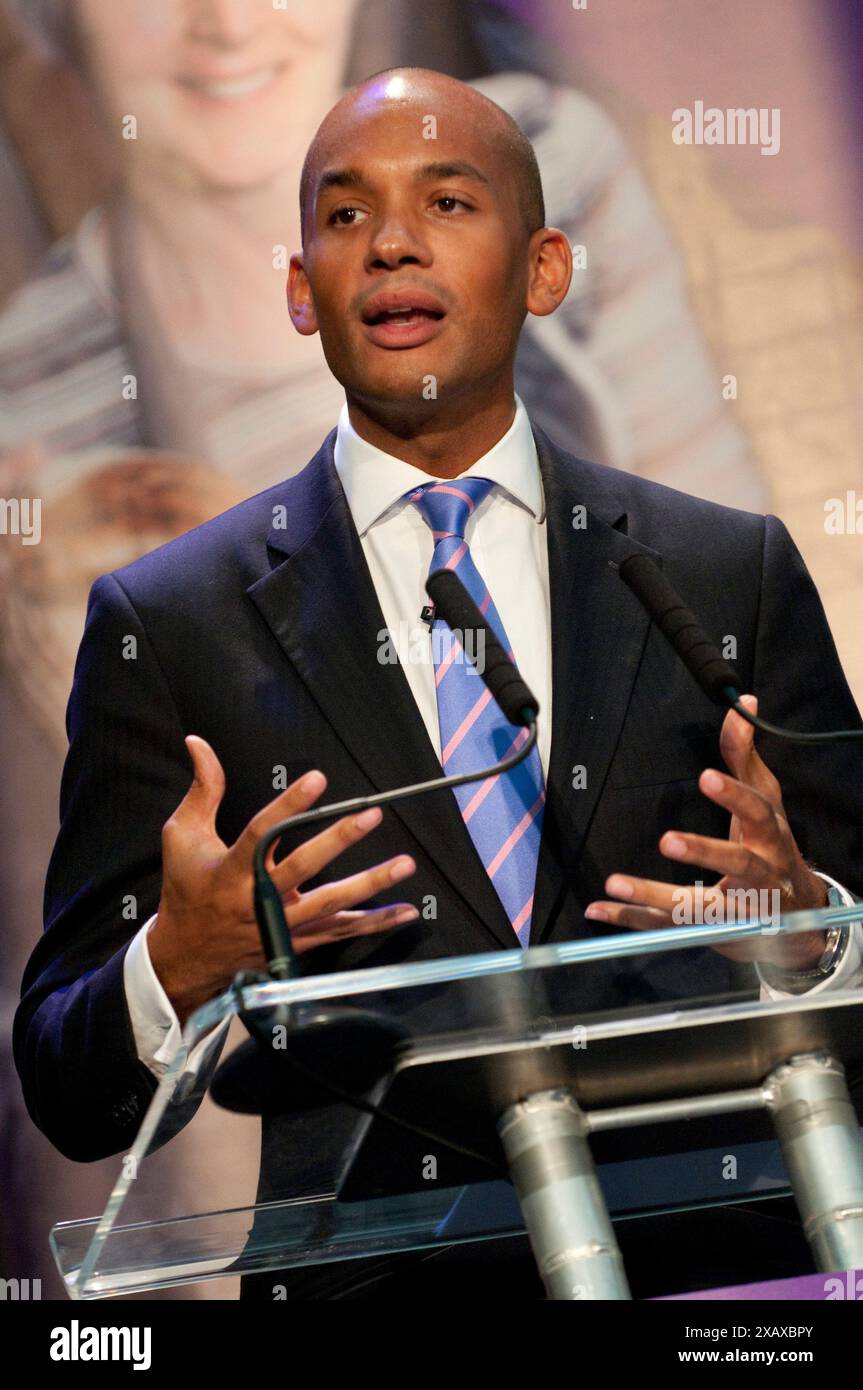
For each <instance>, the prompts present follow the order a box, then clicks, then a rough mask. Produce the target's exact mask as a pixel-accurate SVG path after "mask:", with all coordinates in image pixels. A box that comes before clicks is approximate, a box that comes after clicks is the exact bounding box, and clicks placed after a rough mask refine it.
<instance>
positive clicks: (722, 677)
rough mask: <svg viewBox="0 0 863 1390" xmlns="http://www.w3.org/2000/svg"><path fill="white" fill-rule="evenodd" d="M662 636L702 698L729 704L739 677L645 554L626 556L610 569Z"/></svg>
mask: <svg viewBox="0 0 863 1390" xmlns="http://www.w3.org/2000/svg"><path fill="white" fill-rule="evenodd" d="M614 568H616V569H617V570H618V573H619V574H620V577H621V579H622V580H623V582H624V584H626V585H627V587H628V588H629V589H631V590H632V592H633V594H634V595H635V597H636V598H637V599H638V601H639V603H640V604H641V605H642V607H643V608H644V609H645V610H646V611H647V613H648V614H649V615H650V617H651V618H652V619H653V621H654V622H655V623H656V626H657V627H658V628H659V630H660V632H661V633H662V634H663V636H664V637H665V638H666V639H667V640H668V641H669V642H670V643H671V645H672V647H673V648H674V650H675V651H676V652H677V655H678V656H679V657H680V659H681V661H682V662H683V663H684V665H685V666H686V668H687V670H688V671H689V672H690V674H691V675H692V676H693V678H694V679H695V680H696V681H697V682H698V684H699V685H700V687H701V689H702V690H703V691H704V693H705V695H708V696H709V697H710V699H711V700H715V701H716V703H717V704H720V705H726V706H727V705H728V704H730V703H731V701H730V699H729V695H728V693H727V692H728V690H729V688H730V689H732V690H733V691H735V692H737V691H739V690H740V689H741V685H740V677H739V676H738V674H737V672H736V671H735V669H734V667H733V666H732V665H731V664H730V663H729V662H728V661H726V659H725V657H724V656H723V655H722V653H721V652H720V651H719V648H718V647H717V646H716V644H715V643H714V642H713V641H711V639H710V638H709V637H708V636H707V633H706V632H705V631H704V629H703V628H702V627H701V624H700V623H699V622H698V620H697V618H696V617H695V616H694V614H692V613H691V612H690V611H689V609H688V608H687V607H686V606H685V604H684V602H683V600H682V599H681V597H680V595H679V594H678V593H677V591H676V589H675V588H674V587H673V586H672V585H671V584H670V583H669V581H668V579H667V578H666V576H665V575H664V574H663V572H662V570H661V569H660V568H659V566H658V565H657V564H656V562H655V561H654V560H652V559H651V558H650V556H649V555H642V554H637V555H627V557H626V559H625V560H622V561H621V563H620V565H617V566H614Z"/></svg>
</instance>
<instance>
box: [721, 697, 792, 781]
mask: <svg viewBox="0 0 863 1390" xmlns="http://www.w3.org/2000/svg"><path fill="white" fill-rule="evenodd" d="M740 703H741V704H743V705H745V706H746V708H747V709H748V710H750V711H751V713H752V714H757V713H758V699H757V697H756V696H755V695H741V697H740ZM719 751H720V753H721V754H722V761H723V762H724V763H725V765H726V767H727V768H728V770H729V772H730V773H731V774H732V776H733V777H736V778H737V779H738V780H739V781H741V782H745V783H746V785H747V786H750V787H753V788H754V789H755V790H756V791H759V792H761V794H762V796H764V797H766V798H767V800H768V801H770V802H771V803H772V804H773V805H774V806H776V807H777V808H778V807H779V806H781V804H782V792H781V790H780V787H779V783H778V782H777V780H776V778H775V777H774V775H773V773H772V772H771V771H770V768H769V767H768V766H767V764H766V763H765V762H764V760H763V758H762V757H761V755H760V753H759V752H758V750H757V748H756V747H755V729H754V728H753V726H752V725H751V724H750V723H749V722H748V720H746V719H744V718H742V716H741V715H739V714H738V713H737V711H736V710H733V709H730V710H729V711H728V713H727V714H726V716H725V718H724V720H723V721H722V729H721V731H720V734H719Z"/></svg>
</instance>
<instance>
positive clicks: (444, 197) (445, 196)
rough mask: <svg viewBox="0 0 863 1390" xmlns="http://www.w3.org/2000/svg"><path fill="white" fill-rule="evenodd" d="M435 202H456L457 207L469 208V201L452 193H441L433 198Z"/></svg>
mask: <svg viewBox="0 0 863 1390" xmlns="http://www.w3.org/2000/svg"><path fill="white" fill-rule="evenodd" d="M435 202H436V203H458V205H459V207H462V208H467V209H468V210H470V203H466V202H465V201H464V199H463V198H457V197H456V196H455V194H454V193H441V195H440V197H439V198H435Z"/></svg>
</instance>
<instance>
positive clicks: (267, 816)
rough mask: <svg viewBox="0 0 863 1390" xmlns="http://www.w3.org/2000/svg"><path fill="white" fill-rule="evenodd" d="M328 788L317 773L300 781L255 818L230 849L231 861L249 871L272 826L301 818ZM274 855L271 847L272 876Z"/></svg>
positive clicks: (293, 784) (301, 778) (300, 778)
mask: <svg viewBox="0 0 863 1390" xmlns="http://www.w3.org/2000/svg"><path fill="white" fill-rule="evenodd" d="M326 785H327V779H326V777H325V776H324V774H323V773H322V772H319V771H318V770H317V769H314V770H313V771H312V772H307V773H305V774H304V775H303V776H302V777H298V778H297V780H296V781H295V782H292V783H291V785H290V786H289V787H288V788H286V790H285V791H283V792H280V793H279V795H278V796H276V797H274V798H273V800H272V801H270V802H268V804H267V805H266V806H264V807H263V808H262V809H261V810H260V811H258V812H257V813H256V814H255V815H254V816H252V819H251V820H250V821H249V823H248V825H247V826H246V828H245V830H243V831H242V832H241V833H240V835H239V836H238V838H237V839H236V840H235V842H234V844H233V845H232V846H231V850H230V854H231V858H232V859H233V860H234V861H235V863H236V864H237V867H238V868H242V869H247V868H250V867H251V863H252V856H253V854H254V852H255V846H256V845H257V843H258V841H259V840H260V838H261V836H262V835H265V834H266V833H267V831H268V830H271V829H272V828H273V826H275V825H278V823H279V821H283V820H288V819H289V818H290V817H291V816H298V815H300V814H301V812H303V811H308V810H309V809H310V807H312V806H313V805H314V804H315V802H316V801H317V800H318V797H320V796H321V795H322V793H323V792H324V790H325V789H326ZM274 852H275V847H274V846H271V848H270V850H269V853H268V855H267V860H266V863H267V866H268V868H269V869H270V872H271V873H272V868H273V854H274Z"/></svg>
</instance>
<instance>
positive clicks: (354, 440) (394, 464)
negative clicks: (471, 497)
mask: <svg viewBox="0 0 863 1390" xmlns="http://www.w3.org/2000/svg"><path fill="white" fill-rule="evenodd" d="M334 462H335V466H336V472H337V473H338V475H339V479H340V481H341V484H342V487H343V488H344V491H345V496H346V497H347V500H348V506H349V507H350V509H351V515H352V516H353V519H354V525H355V526H356V528H357V531H358V532H359V534H360V535H361V536H362V535H364V534H365V532H366V531H368V529H369V527H370V526H372V525H373V524H374V522H376V521H377V520H379V518H380V517H381V516H383V514H384V513H385V512H387V511H389V509H390V508H391V507H392V506H393V505H394V503H396V502H398V501H399V499H400V498H402V497H404V494H405V493H406V492H409V491H410V489H411V488H414V487H418V486H420V484H422V483H439V482H440V481H441V480H440V478H433V477H431V475H430V474H427V473H423V472H421V471H420V470H419V469H417V468H414V467H413V465H412V464H410V463H405V462H404V460H403V459H398V458H395V457H394V456H393V455H392V454H385V453H384V451H383V450H382V449H378V448H377V447H376V446H375V445H374V444H369V443H368V441H367V440H365V439H362V438H361V437H360V435H358V434H357V432H356V430H355V429H354V427H353V425H352V424H351V421H350V417H349V415H348V406H347V402H345V404H344V405H343V406H342V410H341V414H340V415H339V424H338V430H337V433H336V442H335V450H334ZM459 476H460V477H462V478H471V477H480V478H491V479H492V480H493V481H494V482H495V483H497V484H499V485H500V486H501V487H502V488H504V489H505V490H506V492H508V493H509V495H510V497H511V498H513V499H514V500H515V501H516V502H520V503H521V504H522V506H524V507H526V508H527V509H528V511H529V512H531V513H532V514H533V516H534V517H535V518H536V520H537V521H542V520H543V517H544V515H545V503H544V499H543V490H542V477H541V474H540V470H539V459H538V458H537V452H536V443H535V441H534V437H533V430H532V429H531V427H530V420H529V419H528V414H527V411H526V410H525V408H524V403H523V402H522V400H521V398H520V397H519V396H518V395H516V396H515V418H514V419H513V422H512V424H511V425H510V427H509V429H508V430H507V432H506V434H505V435H503V436H502V437H501V438H500V439H499V440H498V441H497V443H496V444H495V445H494V446H493V447H492V448H491V449H489V451H488V453H487V454H484V455H483V457H482V458H479V459H477V460H476V462H475V463H472V464H471V466H470V468H467V469H465V471H464V473H462V474H460V475H459Z"/></svg>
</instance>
